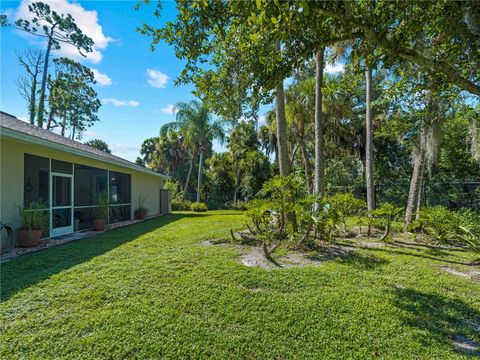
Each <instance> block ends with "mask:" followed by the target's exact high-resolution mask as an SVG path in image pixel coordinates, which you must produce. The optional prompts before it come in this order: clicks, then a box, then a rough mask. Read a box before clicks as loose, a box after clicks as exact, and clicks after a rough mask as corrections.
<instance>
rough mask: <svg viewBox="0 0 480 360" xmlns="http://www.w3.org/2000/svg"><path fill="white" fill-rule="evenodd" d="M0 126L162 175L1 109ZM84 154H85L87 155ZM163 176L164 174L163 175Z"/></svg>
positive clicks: (115, 162) (118, 163)
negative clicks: (20, 118)
mask: <svg viewBox="0 0 480 360" xmlns="http://www.w3.org/2000/svg"><path fill="white" fill-rule="evenodd" d="M0 126H1V128H2V129H3V128H5V129H9V130H13V131H15V132H18V133H21V134H26V135H30V136H33V137H37V138H40V139H43V140H47V141H51V142H53V143H56V144H60V145H63V146H67V147H69V148H71V149H74V150H76V151H78V152H79V155H80V154H81V153H87V154H88V155H94V156H95V157H99V158H102V160H103V159H104V161H106V162H108V163H114V164H117V165H124V166H126V167H128V168H130V169H132V168H133V169H137V170H139V171H142V172H150V173H152V175H162V174H159V173H157V172H154V171H152V170H150V169H147V168H145V167H143V166H140V165H137V164H135V163H133V162H131V161H128V160H125V159H122V158H121V157H118V156H115V155H112V154H109V153H106V152H104V151H101V150H99V149H97V148H94V147H92V146H89V145H86V144H82V143H81V142H78V141H75V140H71V139H69V138H66V137H64V136H61V135H58V134H55V133H53V132H51V131H48V130H45V129H42V128H39V127H38V126H35V125H32V124H29V123H27V122H25V121H22V120H19V119H17V118H16V117H15V116H13V115H10V114H8V113H5V112H3V111H0ZM87 154H85V155H87ZM163 176H165V175H163ZM165 177H166V176H165Z"/></svg>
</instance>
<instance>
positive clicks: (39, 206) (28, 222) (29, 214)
mask: <svg viewBox="0 0 480 360" xmlns="http://www.w3.org/2000/svg"><path fill="white" fill-rule="evenodd" d="M19 214H20V222H21V224H22V225H21V228H22V229H23V230H46V229H47V228H48V222H49V213H48V204H46V203H43V202H40V201H33V202H31V203H29V204H28V205H25V206H20V208H19Z"/></svg>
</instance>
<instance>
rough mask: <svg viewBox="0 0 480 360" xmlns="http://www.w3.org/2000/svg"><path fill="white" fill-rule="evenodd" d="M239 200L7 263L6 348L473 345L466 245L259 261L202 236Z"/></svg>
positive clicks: (129, 352) (178, 352) (377, 351)
mask: <svg viewBox="0 0 480 360" xmlns="http://www.w3.org/2000/svg"><path fill="white" fill-rule="evenodd" d="M244 221H245V218H244V216H243V215H242V214H241V213H240V212H233V211H211V212H208V213H205V214H191V213H177V214H172V215H169V216H166V217H162V218H158V219H154V220H150V221H146V222H144V223H141V224H137V225H134V226H130V227H126V228H123V229H118V230H114V231H111V232H108V233H105V234H102V235H98V236H95V237H92V238H89V239H85V240H80V241H77V242H73V243H70V244H66V245H64V246H59V247H56V248H51V249H48V250H45V251H41V252H39V253H35V254H31V255H27V256H23V257H20V258H17V259H14V260H12V261H10V262H7V263H4V264H2V268H1V280H2V283H1V285H2V288H1V295H2V305H1V335H0V336H1V338H0V340H1V353H0V355H1V358H2V359H7V358H22V359H40V358H42V359H43V358H55V359H59V358H65V359H74V358H112V359H120V358H173V359H179V358H215V359H221V358H228V359H232V358H249V359H250V358H261V359H286V358H299V359H304V358H312V359H326V358H335V359H338V358H343V359H345V358H356V359H358V358H365V359H370V358H389V359H425V358H427V359H447V358H448V359H454V358H473V357H474V355H466V354H463V353H461V352H458V351H456V350H455V348H454V347H453V345H452V341H451V340H452V339H453V338H455V337H456V336H463V337H464V338H468V339H470V340H473V341H475V342H477V343H479V342H480V328H479V326H480V284H479V283H478V282H474V281H472V280H469V279H464V278H462V277H459V276H455V275H451V274H449V273H446V272H444V271H443V270H441V269H440V268H439V267H438V266H437V265H439V264H443V265H451V266H455V267H456V268H458V269H465V268H466V267H465V266H462V265H459V264H457V263H459V262H460V263H462V262H465V261H471V260H472V259H474V258H475V256H478V254H473V253H469V252H465V251H449V252H446V251H438V250H431V249H429V248H427V247H418V248H417V249H405V248H401V247H388V248H379V249H359V250H357V251H356V253H355V254H354V255H352V256H349V257H347V258H338V259H333V260H329V261H327V262H325V263H324V264H323V265H321V266H318V267H307V268H301V269H300V268H294V269H279V270H270V271H269V270H262V269H258V268H248V267H245V266H243V265H242V264H240V263H239V262H238V255H239V252H240V251H241V250H239V249H238V248H235V247H232V246H222V245H218V246H204V245H202V244H200V243H201V242H202V241H203V240H205V239H211V238H218V237H222V236H223V237H225V236H228V232H229V229H230V228H232V227H233V228H239V227H240V226H241V225H242V224H243V222H244Z"/></svg>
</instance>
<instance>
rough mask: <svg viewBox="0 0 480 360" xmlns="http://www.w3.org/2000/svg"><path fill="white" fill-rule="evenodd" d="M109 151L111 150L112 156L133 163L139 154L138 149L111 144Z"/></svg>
mask: <svg viewBox="0 0 480 360" xmlns="http://www.w3.org/2000/svg"><path fill="white" fill-rule="evenodd" d="M110 149H112V153H113V154H115V155H117V156H120V157H122V158H124V159H127V160H130V161H135V159H136V158H137V156H138V155H139V153H140V148H138V147H136V146H131V145H126V144H112V145H110Z"/></svg>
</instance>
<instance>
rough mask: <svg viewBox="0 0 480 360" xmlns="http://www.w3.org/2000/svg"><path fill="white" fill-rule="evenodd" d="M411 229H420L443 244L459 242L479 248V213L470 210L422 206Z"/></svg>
mask: <svg viewBox="0 0 480 360" xmlns="http://www.w3.org/2000/svg"><path fill="white" fill-rule="evenodd" d="M419 215H420V216H419V219H418V220H417V221H415V222H413V223H412V225H411V227H410V229H411V230H421V231H423V232H425V233H426V234H428V235H430V236H431V237H432V238H433V239H434V240H436V241H439V242H441V243H445V244H455V243H461V244H463V245H466V246H468V247H471V248H474V249H480V214H478V213H476V212H474V211H472V210H463V211H451V210H448V209H447V208H445V207H443V206H433V207H424V208H422V209H421V210H420V214H419Z"/></svg>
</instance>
